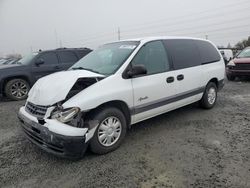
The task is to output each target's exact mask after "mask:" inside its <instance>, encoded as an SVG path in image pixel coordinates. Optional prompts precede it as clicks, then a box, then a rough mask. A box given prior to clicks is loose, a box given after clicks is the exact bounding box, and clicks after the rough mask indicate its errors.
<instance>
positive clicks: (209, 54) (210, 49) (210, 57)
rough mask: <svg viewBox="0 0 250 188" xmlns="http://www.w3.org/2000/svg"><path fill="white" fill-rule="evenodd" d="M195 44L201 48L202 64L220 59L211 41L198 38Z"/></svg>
mask: <svg viewBox="0 0 250 188" xmlns="http://www.w3.org/2000/svg"><path fill="white" fill-rule="evenodd" d="M195 44H196V46H197V47H198V49H199V52H200V56H201V63H202V64H208V63H213V62H216V61H220V59H221V57H220V55H219V53H218V51H217V50H216V48H215V47H214V46H213V45H212V44H211V43H209V42H206V41H199V40H197V41H195Z"/></svg>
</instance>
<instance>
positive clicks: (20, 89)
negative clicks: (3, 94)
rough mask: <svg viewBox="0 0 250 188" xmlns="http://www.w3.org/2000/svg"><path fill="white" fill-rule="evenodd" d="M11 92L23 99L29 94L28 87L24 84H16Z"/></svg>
mask: <svg viewBox="0 0 250 188" xmlns="http://www.w3.org/2000/svg"><path fill="white" fill-rule="evenodd" d="M10 92H11V94H12V95H13V96H15V97H16V98H22V97H24V96H26V95H27V94H28V87H27V85H26V84H25V83H24V82H21V81H19V82H15V83H14V84H13V85H12V86H11V88H10Z"/></svg>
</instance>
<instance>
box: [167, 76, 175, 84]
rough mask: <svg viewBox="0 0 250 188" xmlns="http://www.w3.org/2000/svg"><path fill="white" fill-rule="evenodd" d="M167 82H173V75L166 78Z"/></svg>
mask: <svg viewBox="0 0 250 188" xmlns="http://www.w3.org/2000/svg"><path fill="white" fill-rule="evenodd" d="M166 81H167V83H171V82H174V77H173V76H170V77H168V78H167V80H166Z"/></svg>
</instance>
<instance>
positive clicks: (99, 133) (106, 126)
mask: <svg viewBox="0 0 250 188" xmlns="http://www.w3.org/2000/svg"><path fill="white" fill-rule="evenodd" d="M91 119H92V120H97V121H98V122H99V123H98V127H97V129H96V131H95V134H94V136H93V138H92V139H91V141H90V149H91V151H92V152H94V153H97V154H105V153H108V152H111V151H113V150H115V149H117V148H118V147H119V146H120V145H121V143H122V140H123V139H124V137H125V135H126V132H127V125H126V118H125V116H124V114H123V113H122V112H121V111H120V110H119V109H117V108H113V107H110V108H103V109H100V110H98V111H97V112H96V113H95V114H94V116H93V117H92V118H91Z"/></svg>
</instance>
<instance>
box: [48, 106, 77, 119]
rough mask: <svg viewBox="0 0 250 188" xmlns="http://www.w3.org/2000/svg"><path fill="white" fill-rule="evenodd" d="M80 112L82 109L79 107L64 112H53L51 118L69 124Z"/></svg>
mask: <svg viewBox="0 0 250 188" xmlns="http://www.w3.org/2000/svg"><path fill="white" fill-rule="evenodd" d="M79 112H80V108H78V107H73V108H67V109H63V110H59V111H58V110H57V111H54V112H52V114H51V118H52V119H57V120H58V121H60V122H62V123H66V122H69V121H71V120H73V119H74V117H76V115H77V114H78V113H79Z"/></svg>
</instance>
